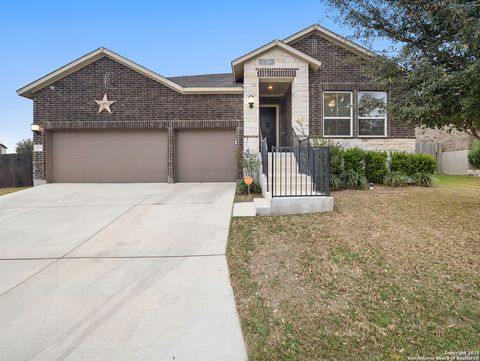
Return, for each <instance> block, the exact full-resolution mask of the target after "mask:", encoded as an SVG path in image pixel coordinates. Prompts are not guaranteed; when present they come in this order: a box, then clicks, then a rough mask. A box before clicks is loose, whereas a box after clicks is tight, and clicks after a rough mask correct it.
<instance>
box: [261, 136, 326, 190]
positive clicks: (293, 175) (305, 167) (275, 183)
mask: <svg viewBox="0 0 480 361" xmlns="http://www.w3.org/2000/svg"><path fill="white" fill-rule="evenodd" d="M262 157H263V154H262ZM267 157H268V153H267ZM270 187H271V190H272V197H308V196H330V148H329V147H312V146H310V145H307V146H293V147H272V171H271V174H270Z"/></svg>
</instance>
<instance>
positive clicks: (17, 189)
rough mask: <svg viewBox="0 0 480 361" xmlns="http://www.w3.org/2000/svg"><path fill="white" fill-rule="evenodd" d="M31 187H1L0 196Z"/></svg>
mask: <svg viewBox="0 0 480 361" xmlns="http://www.w3.org/2000/svg"><path fill="white" fill-rule="evenodd" d="M28 188H30V187H18V188H0V196H4V195H5V194H9V193H13V192H18V191H22V190H24V189H28Z"/></svg>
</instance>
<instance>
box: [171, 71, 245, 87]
mask: <svg viewBox="0 0 480 361" xmlns="http://www.w3.org/2000/svg"><path fill="white" fill-rule="evenodd" d="M168 79H169V80H171V81H173V82H174V83H177V84H178V85H181V86H184V87H241V86H242V84H240V83H234V82H233V77H232V73H221V74H205V75H186V76H174V77H169V78H168Z"/></svg>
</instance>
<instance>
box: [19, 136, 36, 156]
mask: <svg viewBox="0 0 480 361" xmlns="http://www.w3.org/2000/svg"><path fill="white" fill-rule="evenodd" d="M15 152H16V153H17V154H23V153H32V152H33V142H32V140H31V139H22V140H20V141H19V142H18V143H17V145H16V146H15Z"/></svg>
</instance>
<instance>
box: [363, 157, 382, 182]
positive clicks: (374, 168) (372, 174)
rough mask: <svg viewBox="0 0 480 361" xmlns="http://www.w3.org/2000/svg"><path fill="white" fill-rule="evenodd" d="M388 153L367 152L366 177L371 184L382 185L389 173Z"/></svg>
mask: <svg viewBox="0 0 480 361" xmlns="http://www.w3.org/2000/svg"><path fill="white" fill-rule="evenodd" d="M387 159H388V155H387V152H377V151H373V150H371V151H367V152H365V176H366V178H367V180H368V181H369V182H372V183H377V184H381V183H383V178H384V177H385V174H387V172H388V161H387Z"/></svg>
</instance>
